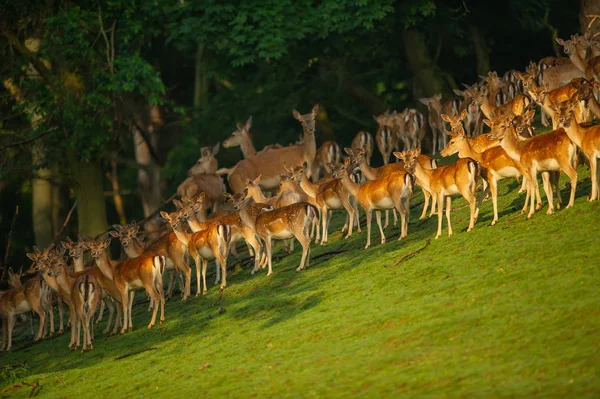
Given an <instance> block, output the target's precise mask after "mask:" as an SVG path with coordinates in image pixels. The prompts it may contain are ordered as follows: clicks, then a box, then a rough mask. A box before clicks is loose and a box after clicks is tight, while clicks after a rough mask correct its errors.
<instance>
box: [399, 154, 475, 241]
mask: <svg viewBox="0 0 600 399" xmlns="http://www.w3.org/2000/svg"><path fill="white" fill-rule="evenodd" d="M420 153H421V149H419V148H417V149H415V150H412V151H408V152H405V153H394V155H395V156H396V157H397V158H400V159H402V160H403V161H404V162H405V163H407V162H409V163H410V162H411V161H412V160H416V159H417V158H418V156H419V154H420ZM479 173H480V168H479V165H478V164H477V162H475V161H473V160H472V159H459V160H458V161H456V163H454V164H451V165H443V166H438V168H437V169H434V170H427V169H425V168H423V167H422V166H421V165H420V164H419V163H418V162H415V176H416V177H417V178H418V179H419V180H420V181H421V182H423V185H424V186H425V188H426V189H427V190H429V191H431V192H432V193H433V194H434V195H436V196H437V205H438V230H437V233H436V236H435V238H436V239H437V238H439V237H440V236H441V235H442V212H443V211H444V199H445V200H446V201H445V202H446V203H445V206H446V220H447V221H448V236H451V235H452V234H453V232H452V225H451V223H450V211H451V210H452V197H451V196H452V195H456V194H461V195H462V196H463V197H464V198H465V199H466V200H467V202H468V203H469V208H470V218H469V227H468V229H467V231H471V230H473V227H474V226H475V222H476V221H477V217H478V215H479V208H478V207H477V200H476V198H475V188H476V186H477V179H478V178H479Z"/></svg>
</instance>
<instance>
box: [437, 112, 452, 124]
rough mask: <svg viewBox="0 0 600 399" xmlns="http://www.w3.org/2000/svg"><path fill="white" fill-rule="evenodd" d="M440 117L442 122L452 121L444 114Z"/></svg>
mask: <svg viewBox="0 0 600 399" xmlns="http://www.w3.org/2000/svg"><path fill="white" fill-rule="evenodd" d="M440 116H441V117H442V119H443V120H445V121H446V122H448V123H450V122H451V121H452V119H450V117H449V116H448V115H446V114H442V115H440Z"/></svg>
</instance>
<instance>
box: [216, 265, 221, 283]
mask: <svg viewBox="0 0 600 399" xmlns="http://www.w3.org/2000/svg"><path fill="white" fill-rule="evenodd" d="M215 265H216V267H217V269H216V275H217V277H216V278H215V285H217V284H219V281H221V268H220V267H219V263H218V262H217V263H215Z"/></svg>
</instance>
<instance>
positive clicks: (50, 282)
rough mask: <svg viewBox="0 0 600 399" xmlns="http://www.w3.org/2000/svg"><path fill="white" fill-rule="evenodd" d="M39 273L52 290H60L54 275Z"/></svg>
mask: <svg viewBox="0 0 600 399" xmlns="http://www.w3.org/2000/svg"><path fill="white" fill-rule="evenodd" d="M41 274H42V278H43V279H44V281H45V282H46V284H48V286H49V287H50V288H52V291H54V292H60V286H59V285H58V281H56V277H55V276H49V275H48V273H41Z"/></svg>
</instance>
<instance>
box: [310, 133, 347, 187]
mask: <svg viewBox="0 0 600 399" xmlns="http://www.w3.org/2000/svg"><path fill="white" fill-rule="evenodd" d="M341 159H342V152H341V150H340V146H339V145H338V143H336V142H335V141H332V140H329V141H326V142H324V143H323V144H322V145H321V147H319V149H318V150H317V155H316V157H315V162H314V163H313V173H312V178H313V181H317V180H319V178H321V172H322V171H325V173H324V175H325V176H326V175H328V174H330V173H331V172H333V170H332V169H331V167H330V166H329V165H333V166H337V165H339V164H340V162H341Z"/></svg>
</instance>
